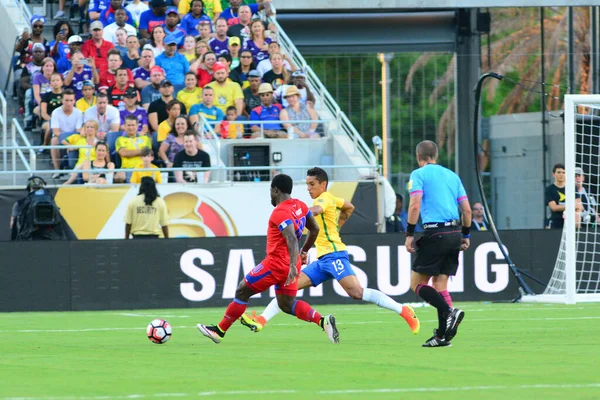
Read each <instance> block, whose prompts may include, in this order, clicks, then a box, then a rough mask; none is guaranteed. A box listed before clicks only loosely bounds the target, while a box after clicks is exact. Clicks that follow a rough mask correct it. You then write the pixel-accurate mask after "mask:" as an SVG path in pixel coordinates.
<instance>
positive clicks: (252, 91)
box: [243, 69, 262, 117]
mask: <svg viewBox="0 0 600 400" xmlns="http://www.w3.org/2000/svg"><path fill="white" fill-rule="evenodd" d="M248 82H249V83H250V86H249V87H247V88H246V89H244V91H243V93H244V115H245V116H246V117H249V116H250V112H251V111H252V109H254V108H255V107H258V106H260V105H261V104H262V102H261V101H260V96H259V95H258V88H259V86H260V84H261V83H262V79H261V78H260V74H259V73H258V71H257V70H255V69H253V70H252V71H250V72H249V73H248Z"/></svg>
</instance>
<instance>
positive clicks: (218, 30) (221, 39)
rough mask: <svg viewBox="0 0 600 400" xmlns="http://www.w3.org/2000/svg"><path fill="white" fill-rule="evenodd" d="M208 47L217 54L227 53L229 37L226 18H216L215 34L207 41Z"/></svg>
mask: <svg viewBox="0 0 600 400" xmlns="http://www.w3.org/2000/svg"><path fill="white" fill-rule="evenodd" d="M208 45H209V46H210V49H211V50H212V51H213V52H214V53H215V54H216V55H217V57H218V56H220V55H221V54H224V53H228V52H229V50H228V48H229V38H228V37H227V20H225V18H219V19H217V22H216V24H215V36H214V37H213V38H212V39H210V40H209V41H208Z"/></svg>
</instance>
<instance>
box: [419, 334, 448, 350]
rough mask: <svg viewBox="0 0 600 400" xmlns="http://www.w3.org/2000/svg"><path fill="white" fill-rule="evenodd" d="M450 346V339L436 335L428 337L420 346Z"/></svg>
mask: <svg viewBox="0 0 600 400" xmlns="http://www.w3.org/2000/svg"><path fill="white" fill-rule="evenodd" d="M450 346H452V343H450V341H448V340H446V339H444V338H439V337H437V336H432V337H430V338H429V340H428V341H426V342H425V343H423V345H422V347H450Z"/></svg>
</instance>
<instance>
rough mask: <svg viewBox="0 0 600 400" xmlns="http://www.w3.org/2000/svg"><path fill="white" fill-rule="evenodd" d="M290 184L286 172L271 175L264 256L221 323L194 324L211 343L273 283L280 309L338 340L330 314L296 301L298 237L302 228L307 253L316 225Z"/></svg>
mask: <svg viewBox="0 0 600 400" xmlns="http://www.w3.org/2000/svg"><path fill="white" fill-rule="evenodd" d="M293 185H294V184H293V181H292V178H290V177H289V176H288V175H285V174H279V175H277V176H275V178H273V181H272V182H271V204H273V206H274V207H275V210H273V213H272V214H271V217H270V218H269V227H268V230H267V256H266V258H265V259H264V260H263V261H262V262H261V263H260V264H258V265H257V266H256V267H254V269H252V271H250V273H248V275H246V277H245V278H244V280H242V281H241V282H240V284H239V286H238V288H237V291H236V292H235V298H234V299H233V301H232V302H231V304H229V306H228V307H227V310H225V315H224V316H223V319H222V320H221V322H219V323H218V324H217V325H210V326H207V325H202V324H198V329H199V330H200V332H201V333H202V334H203V335H204V336H206V337H207V338H209V339H211V340H212V341H213V342H215V343H221V341H222V340H223V337H224V336H225V333H226V332H227V330H228V329H229V327H230V326H231V325H232V324H233V323H234V322H235V321H237V320H238V319H239V318H240V317H241V316H242V314H243V313H244V311H246V308H247V307H248V300H250V297H251V296H253V295H255V294H256V293H261V292H264V291H265V290H267V289H269V288H270V287H271V286H273V285H275V294H276V295H277V302H278V305H279V307H280V308H281V311H283V312H285V313H287V314H291V315H294V316H296V318H298V319H301V320H303V321H307V322H312V323H314V324H316V325H318V326H319V327H321V328H322V329H323V330H324V331H325V332H326V333H327V336H328V337H329V340H331V342H332V343H339V340H340V339H339V337H340V335H339V332H338V330H337V328H336V326H335V318H334V317H333V315H327V316H325V317H322V316H321V314H319V313H318V312H317V311H315V310H314V309H313V308H312V307H311V306H310V305H309V304H308V303H306V302H304V301H302V300H296V292H297V291H298V274H299V269H300V267H301V265H302V261H301V259H300V250H299V245H298V240H299V239H300V238H301V237H302V232H303V231H304V228H305V227H306V229H308V237H307V238H306V240H305V241H304V245H303V246H302V251H303V252H307V251H308V250H309V249H310V248H311V247H312V246H313V244H314V243H315V240H316V239H317V235H318V234H319V225H318V224H317V221H316V220H315V217H313V215H312V213H311V212H310V210H309V209H308V206H307V205H306V204H304V203H303V202H301V201H300V200H297V199H292V198H291V194H292V187H293Z"/></svg>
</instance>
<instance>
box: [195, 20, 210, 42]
mask: <svg viewBox="0 0 600 400" xmlns="http://www.w3.org/2000/svg"><path fill="white" fill-rule="evenodd" d="M196 29H198V33H199V36H198V37H196V40H206V42H207V43H208V41H209V40H210V39H212V37H213V34H212V27H211V24H210V22H206V21H200V23H199V24H198V26H197V27H196ZM209 48H210V46H209Z"/></svg>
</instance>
